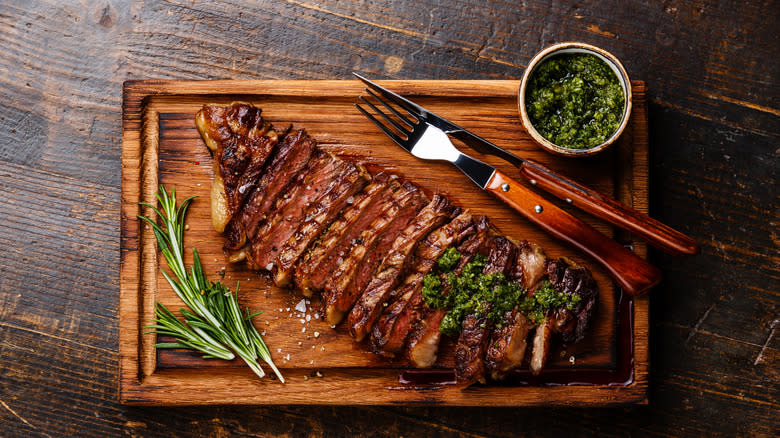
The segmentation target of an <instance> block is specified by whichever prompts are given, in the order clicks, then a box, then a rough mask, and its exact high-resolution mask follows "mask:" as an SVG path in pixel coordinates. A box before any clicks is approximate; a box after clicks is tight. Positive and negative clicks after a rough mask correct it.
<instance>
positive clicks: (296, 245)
mask: <svg viewBox="0 0 780 438" xmlns="http://www.w3.org/2000/svg"><path fill="white" fill-rule="evenodd" d="M344 165H345V166H344V167H345V169H344V172H343V173H342V174H341V175H342V176H341V177H340V178H338V179H334V180H332V181H330V183H328V185H327V186H326V187H321V188H320V189H321V193H322V194H321V195H320V197H319V198H318V199H317V201H316V202H313V203H312V204H310V205H309V206H308V208H307V209H306V214H305V215H304V218H303V220H304V221H303V223H301V224H300V226H298V229H297V230H295V233H294V234H293V235H292V236H291V237H290V238H289V239H288V240H287V242H285V243H284V245H283V246H282V248H281V250H280V251H279V254H278V255H277V256H276V260H275V263H274V283H275V284H276V285H277V286H279V287H285V286H288V285H289V284H290V283H291V282H292V278H291V277H292V272H293V267H294V266H295V262H297V261H298V258H299V257H300V256H301V254H303V252H304V251H305V250H306V248H307V247H308V246H309V244H310V243H311V242H312V241H313V240H314V239H316V238H317V236H319V235H320V232H321V231H322V230H323V228H325V227H326V226H328V224H330V223H331V222H332V221H333V219H334V218H335V217H336V216H337V215H338V214H339V213H340V212H341V210H342V209H343V208H344V206H346V205H347V200H348V199H349V198H351V197H352V195H354V194H355V193H357V192H358V191H360V190H361V189H362V188H363V187H364V186H365V185H366V183H367V182H368V181H369V180H370V179H371V175H370V174H369V173H368V171H367V170H366V169H365V168H364V167H363V166H361V165H359V164H355V163H354V162H352V161H344Z"/></svg>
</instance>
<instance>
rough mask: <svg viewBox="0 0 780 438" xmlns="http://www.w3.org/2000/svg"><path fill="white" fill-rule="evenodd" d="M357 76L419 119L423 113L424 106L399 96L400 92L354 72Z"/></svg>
mask: <svg viewBox="0 0 780 438" xmlns="http://www.w3.org/2000/svg"><path fill="white" fill-rule="evenodd" d="M352 74H353V75H355V77H357V78H358V79H360V80H361V81H363V83H364V84H366V85H368V86H369V87H370V88H371V89H373V90H376V91H378V92H380V93H381V94H382V96H385V97H386V98H388V99H390V101H392V102H393V103H395V104H397V105H398V106H400V107H401V108H403V109H405V110H406V111H409V113H410V114H412V115H414V116H415V118H417V119H419V118H420V117H419V116H420V114H422V110H423V108H422V107H419V106H418V105H416V104H415V103H413V102H411V101H409V100H407V99H405V98H403V97H401V96H399V95H398V94H395V93H393V92H392V91H390V90H388V89H387V88H384V87H382V86H380V85H378V84H375V83H374V82H371V81H369V80H368V79H366V78H364V77H363V76H360V75H359V74H357V73H355V72H352Z"/></svg>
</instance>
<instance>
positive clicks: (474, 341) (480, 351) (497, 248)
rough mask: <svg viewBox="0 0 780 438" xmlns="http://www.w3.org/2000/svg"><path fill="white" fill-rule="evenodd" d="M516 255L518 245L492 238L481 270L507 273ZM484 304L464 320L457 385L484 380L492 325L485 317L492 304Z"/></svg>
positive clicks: (459, 348) (456, 349)
mask: <svg viewBox="0 0 780 438" xmlns="http://www.w3.org/2000/svg"><path fill="white" fill-rule="evenodd" d="M516 255H517V247H516V246H515V245H514V244H513V243H512V242H510V241H509V240H508V239H507V238H506V237H503V236H498V237H494V238H493V239H492V242H491V248H490V254H489V255H488V259H487V261H486V262H485V268H484V269H483V272H484V273H485V274H495V273H503V274H506V273H507V271H508V270H509V269H510V268H512V267H513V265H514V263H515V258H516ZM483 306H484V307H483ZM483 306H482V305H481V306H480V308H478V310H477V311H476V312H474V313H471V314H469V315H466V317H465V318H464V319H463V328H462V330H461V332H460V337H459V338H458V344H457V345H456V346H455V381H456V382H457V383H458V384H459V385H465V386H469V385H471V384H473V383H475V382H480V383H485V372H486V368H485V361H484V359H485V351H486V350H487V346H488V342H489V341H490V333H491V332H492V326H493V324H492V323H491V322H490V320H489V319H488V313H489V312H490V309H491V307H492V305H491V303H489V302H487V303H484V304H483Z"/></svg>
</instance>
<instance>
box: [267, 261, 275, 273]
mask: <svg viewBox="0 0 780 438" xmlns="http://www.w3.org/2000/svg"><path fill="white" fill-rule="evenodd" d="M273 268H274V264H273V263H269V264H267V265H265V270H266V271H270V270H271V269H273Z"/></svg>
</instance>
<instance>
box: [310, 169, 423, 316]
mask: <svg viewBox="0 0 780 438" xmlns="http://www.w3.org/2000/svg"><path fill="white" fill-rule="evenodd" d="M424 196H425V195H423V194H422V192H420V189H419V188H418V187H417V186H415V185H414V184H412V183H409V182H406V183H404V184H402V186H401V188H400V189H398V190H396V191H395V193H394V194H393V198H392V200H391V201H390V202H388V203H387V205H386V206H385V208H384V209H382V213H381V214H380V215H379V216H378V217H377V218H376V219H374V221H373V222H371V225H370V226H369V227H368V228H367V229H365V230H363V232H362V233H360V237H358V239H357V243H356V245H355V246H354V247H353V248H352V250H351V251H350V253H349V256H348V257H347V259H346V260H345V261H344V263H342V264H341V265H340V266H339V268H338V270H337V271H336V272H335V273H334V275H332V276H331V277H330V278H328V281H327V283H326V284H325V291H326V294H325V297H324V302H325V321H327V322H328V324H330V325H336V324H339V323H340V322H341V321H342V320H343V319H344V315H345V314H346V313H347V312H348V311H349V310H350V309H351V308H352V305H353V304H355V301H356V300H357V299H358V294H359V293H360V292H361V291H362V290H363V289H364V288H365V286H366V284H367V283H368V281H369V280H370V279H371V276H372V275H373V274H374V272H376V269H377V267H378V266H379V264H380V263H381V262H382V260H383V259H384V257H385V255H387V253H388V251H390V247H391V246H392V244H393V242H394V241H395V239H396V238H397V237H398V235H399V234H401V232H402V231H403V229H404V228H405V227H406V225H407V224H408V223H409V222H410V221H411V220H412V219H413V218H414V217H415V216H416V215H417V213H418V212H419V211H420V209H422V207H423V205H424V204H425V202H426V199H425V197H424ZM366 255H370V256H369V257H366Z"/></svg>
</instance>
